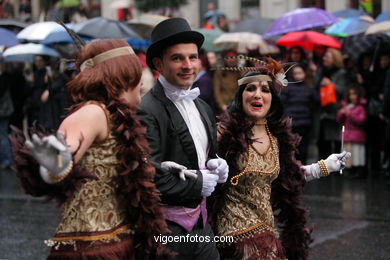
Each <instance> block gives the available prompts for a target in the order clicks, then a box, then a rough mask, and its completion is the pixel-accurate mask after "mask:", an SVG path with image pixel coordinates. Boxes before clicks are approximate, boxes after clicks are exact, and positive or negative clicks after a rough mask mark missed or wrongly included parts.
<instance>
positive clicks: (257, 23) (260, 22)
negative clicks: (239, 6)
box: [233, 17, 275, 34]
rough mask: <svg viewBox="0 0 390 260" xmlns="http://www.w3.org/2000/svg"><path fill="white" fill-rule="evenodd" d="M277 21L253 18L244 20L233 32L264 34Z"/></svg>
mask: <svg viewBox="0 0 390 260" xmlns="http://www.w3.org/2000/svg"><path fill="white" fill-rule="evenodd" d="M274 21H275V19H271V18H263V17H257V18H251V19H248V20H244V21H242V22H240V23H238V24H237V25H236V27H234V30H233V32H252V33H258V34H264V33H265V32H266V31H268V28H269V26H270V25H271V24H272V23H273V22H274Z"/></svg>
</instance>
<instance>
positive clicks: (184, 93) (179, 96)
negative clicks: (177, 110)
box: [159, 75, 200, 101]
mask: <svg viewBox="0 0 390 260" xmlns="http://www.w3.org/2000/svg"><path fill="white" fill-rule="evenodd" d="M159 81H160V83H161V85H162V86H163V88H164V92H165V95H166V96H167V97H168V98H169V99H170V100H172V101H180V100H194V99H195V98H197V97H198V96H199V94H200V90H199V88H193V89H188V90H182V89H180V88H177V87H175V86H174V85H172V84H170V83H169V82H168V81H167V80H166V79H165V78H164V77H163V76H162V75H160V76H159Z"/></svg>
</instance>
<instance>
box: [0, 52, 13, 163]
mask: <svg viewBox="0 0 390 260" xmlns="http://www.w3.org/2000/svg"><path fill="white" fill-rule="evenodd" d="M11 83H12V81H11V76H10V74H9V71H7V70H6V66H5V63H4V61H3V59H2V58H0V169H6V168H10V166H11V164H12V152H11V145H10V142H9V140H8V133H9V123H10V119H11V117H12V115H13V113H14V111H15V109H14V103H13V100H12V96H11V89H12V85H11Z"/></svg>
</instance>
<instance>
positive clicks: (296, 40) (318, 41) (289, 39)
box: [276, 31, 341, 50]
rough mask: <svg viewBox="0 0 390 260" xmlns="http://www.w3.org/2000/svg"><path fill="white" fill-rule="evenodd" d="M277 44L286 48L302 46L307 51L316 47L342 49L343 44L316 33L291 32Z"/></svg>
mask: <svg viewBox="0 0 390 260" xmlns="http://www.w3.org/2000/svg"><path fill="white" fill-rule="evenodd" d="M276 44H278V45H281V46H285V47H292V46H300V47H302V48H304V49H306V50H313V47H314V45H323V46H327V47H330V48H335V49H340V48H341V44H340V43H339V42H338V41H337V40H336V39H335V38H333V37H331V36H328V35H325V34H323V33H319V32H314V31H302V32H289V33H287V34H286V35H284V36H282V37H280V39H279V40H277V41H276Z"/></svg>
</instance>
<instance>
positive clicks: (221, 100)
mask: <svg viewBox="0 0 390 260" xmlns="http://www.w3.org/2000/svg"><path fill="white" fill-rule="evenodd" d="M236 56H237V52H235V51H225V52H223V53H222V57H223V67H235V66H237V59H235V58H232V57H236ZM238 76H239V75H238V74H237V73H236V72H234V71H227V70H221V69H218V68H217V70H216V71H215V72H214V77H213V88H214V97H215V103H216V106H217V113H222V112H224V111H226V110H227V108H228V105H229V104H230V102H231V101H232V100H233V97H234V94H235V92H236V88H237V84H236V82H237V79H238Z"/></svg>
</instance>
